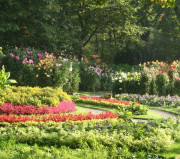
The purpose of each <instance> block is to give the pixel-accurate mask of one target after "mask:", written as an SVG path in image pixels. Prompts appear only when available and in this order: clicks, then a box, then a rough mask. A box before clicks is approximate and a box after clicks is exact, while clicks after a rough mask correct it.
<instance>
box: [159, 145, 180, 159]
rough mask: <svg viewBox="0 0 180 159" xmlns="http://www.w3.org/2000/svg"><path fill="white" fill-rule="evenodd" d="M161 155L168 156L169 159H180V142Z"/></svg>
mask: <svg viewBox="0 0 180 159" xmlns="http://www.w3.org/2000/svg"><path fill="white" fill-rule="evenodd" d="M161 155H164V156H166V157H167V159H173V158H177V159H180V142H178V143H175V144H173V145H171V147H170V150H168V151H166V152H164V153H161Z"/></svg>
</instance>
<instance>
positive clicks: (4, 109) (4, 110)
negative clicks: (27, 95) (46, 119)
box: [0, 101, 76, 115]
mask: <svg viewBox="0 0 180 159" xmlns="http://www.w3.org/2000/svg"><path fill="white" fill-rule="evenodd" d="M75 110H76V106H75V104H74V102H71V101H62V102H61V103H59V104H58V105H57V107H52V106H50V107H47V106H44V107H40V108H37V107H35V106H32V105H31V106H27V105H12V104H11V103H4V104H3V105H2V106H0V114H19V115H24V114H26V115H30V114H59V113H68V112H73V111H75Z"/></svg>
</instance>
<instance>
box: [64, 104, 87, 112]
mask: <svg viewBox="0 0 180 159" xmlns="http://www.w3.org/2000/svg"><path fill="white" fill-rule="evenodd" d="M86 113H88V111H87V110H85V109H83V108H82V107H79V106H77V105H76V111H74V112H70V113H66V114H86Z"/></svg>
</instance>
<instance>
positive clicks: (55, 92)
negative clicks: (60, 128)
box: [0, 86, 71, 107]
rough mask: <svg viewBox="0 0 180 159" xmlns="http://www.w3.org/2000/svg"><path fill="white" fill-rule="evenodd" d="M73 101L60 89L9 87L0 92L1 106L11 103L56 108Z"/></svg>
mask: <svg viewBox="0 0 180 159" xmlns="http://www.w3.org/2000/svg"><path fill="white" fill-rule="evenodd" d="M65 100H68V101H70V100H71V97H70V96H69V95H67V93H65V92H63V90H62V89H60V88H56V89H53V88H50V87H44V88H40V87H14V86H9V87H7V88H6V89H4V90H2V91H0V105H2V104H3V103H11V104H13V105H34V106H36V107H42V106H54V107H57V105H58V104H59V103H60V102H61V101H65Z"/></svg>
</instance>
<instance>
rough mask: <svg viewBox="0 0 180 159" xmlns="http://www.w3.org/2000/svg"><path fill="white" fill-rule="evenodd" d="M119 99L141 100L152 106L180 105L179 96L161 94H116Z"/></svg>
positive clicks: (142, 102)
mask: <svg viewBox="0 0 180 159" xmlns="http://www.w3.org/2000/svg"><path fill="white" fill-rule="evenodd" d="M115 98H116V99H118V100H125V101H139V102H140V103H141V104H146V105H151V106H170V107H175V108H177V107H180V97H179V96H161V97H159V96H158V95H140V94H117V95H116V96H115Z"/></svg>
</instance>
